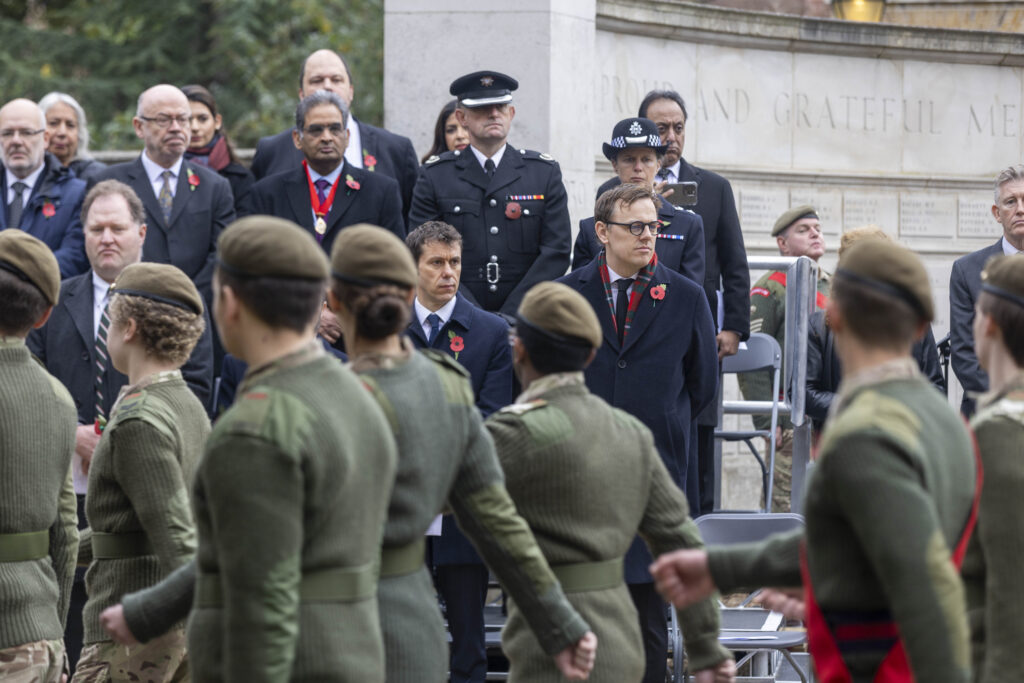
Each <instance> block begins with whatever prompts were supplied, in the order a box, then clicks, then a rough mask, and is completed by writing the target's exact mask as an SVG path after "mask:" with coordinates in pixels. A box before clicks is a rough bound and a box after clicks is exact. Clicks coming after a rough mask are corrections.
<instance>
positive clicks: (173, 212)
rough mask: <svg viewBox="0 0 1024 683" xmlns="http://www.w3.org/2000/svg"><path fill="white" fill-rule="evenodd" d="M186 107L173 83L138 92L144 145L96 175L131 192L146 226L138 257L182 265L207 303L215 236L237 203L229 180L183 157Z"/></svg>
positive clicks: (137, 125) (137, 130) (136, 124)
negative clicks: (143, 211) (129, 157)
mask: <svg viewBox="0 0 1024 683" xmlns="http://www.w3.org/2000/svg"><path fill="white" fill-rule="evenodd" d="M190 111H191V110H190V108H189V104H188V98H187V97H185V93H183V92H181V90H180V89H178V88H176V87H175V86H173V85H156V86H153V87H152V88H150V89H149V90H147V91H145V92H144V93H142V95H140V96H139V103H138V108H137V110H136V114H135V118H133V119H132V125H133V126H134V127H135V134H136V135H138V136H139V138H141V139H142V141H143V142H144V144H145V149H144V150H143V152H142V154H140V155H139V158H138V159H136V160H135V161H129V162H126V163H123V164H115V165H114V166H111V167H109V168H107V169H105V170H104V171H102V172H101V173H100V174H98V176H97V178H98V179H99V180H106V179H114V180H120V181H121V182H123V183H125V184H126V185H128V186H129V187H131V188H132V189H133V190H134V191H135V194H137V195H138V196H139V199H141V200H142V204H143V205H144V206H145V208H146V221H145V222H146V225H147V226H148V227H149V234H148V239H147V240H146V246H145V248H144V249H143V250H142V260H144V261H154V262H157V263H170V264H172V265H175V266H177V267H178V268H180V269H181V270H182V271H183V272H184V273H185V274H186V275H188V276H189V277H190V278H191V279H192V281H193V282H195V284H196V287H197V288H198V289H199V292H200V294H202V295H203V300H204V301H205V302H206V306H207V308H209V306H210V303H211V302H212V297H211V286H212V282H211V281H212V278H213V265H214V259H215V255H216V252H217V238H218V237H219V236H220V233H221V230H223V229H224V227H225V226H227V225H228V224H229V223H231V222H232V221H234V220H235V202H234V198H233V197H232V195H231V186H230V185H229V184H228V181H227V180H225V179H224V178H222V177H221V176H220V174H218V173H217V172H216V171H212V170H210V169H208V168H206V167H205V166H202V165H200V164H193V163H191V162H189V161H186V160H185V158H184V155H185V150H186V149H188V142H189V138H190V135H191V134H190V132H189V118H190V116H191V114H190Z"/></svg>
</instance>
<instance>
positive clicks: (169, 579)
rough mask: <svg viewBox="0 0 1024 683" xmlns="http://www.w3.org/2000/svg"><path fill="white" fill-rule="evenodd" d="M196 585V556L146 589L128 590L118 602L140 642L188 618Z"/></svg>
mask: <svg viewBox="0 0 1024 683" xmlns="http://www.w3.org/2000/svg"><path fill="white" fill-rule="evenodd" d="M195 588H196V561H195V558H193V559H191V560H189V561H188V562H186V563H185V564H183V565H181V566H180V567H178V568H177V569H175V570H174V571H173V572H171V573H170V574H168V575H167V576H166V577H164V580H163V581H161V582H160V583H158V584H156V585H155V586H150V587H149V588H146V589H145V590H141V591H137V592H135V593H129V594H128V595H125V596H124V598H123V599H122V601H121V605H122V607H123V608H124V618H125V621H127V622H128V628H129V630H131V632H132V635H133V636H135V639H136V640H138V641H139V642H140V643H146V642H149V641H150V640H152V639H153V638H157V637H159V636H162V635H163V634H165V633H167V632H168V631H170V630H171V627H172V626H174V625H175V624H179V623H181V622H183V621H184V620H185V619H186V618H188V613H189V611H191V609H192V598H193V597H194V596H195Z"/></svg>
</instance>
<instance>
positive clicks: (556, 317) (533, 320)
mask: <svg viewBox="0 0 1024 683" xmlns="http://www.w3.org/2000/svg"><path fill="white" fill-rule="evenodd" d="M518 315H519V319H520V320H522V321H523V322H525V323H526V324H527V325H529V326H531V327H534V328H536V329H538V330H541V331H543V332H547V333H548V334H550V335H554V336H556V337H568V338H571V339H577V340H582V341H585V342H587V343H588V344H590V346H592V347H594V348H597V347H599V346H601V323H599V322H598V321H597V314H596V313H594V309H593V308H592V307H591V306H590V304H589V303H587V300H586V299H584V298H583V296H582V295H580V294H579V292H577V291H575V290H574V289H572V288H570V287H567V286H566V285H563V284H561V283H559V282H541V283H539V284H537V285H534V286H533V287H531V288H530V291H528V292H527V293H526V296H524V297H523V300H522V302H521V303H520V304H519V311H518Z"/></svg>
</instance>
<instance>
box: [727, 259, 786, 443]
mask: <svg viewBox="0 0 1024 683" xmlns="http://www.w3.org/2000/svg"><path fill="white" fill-rule="evenodd" d="M785 300H786V289H785V288H784V287H781V286H779V285H778V284H777V283H775V282H772V281H770V280H767V279H766V278H761V280H759V281H758V282H757V284H756V285H755V286H754V287H753V289H751V290H750V332H751V333H754V332H761V333H762V334H767V335H769V336H772V337H775V340H776V341H777V342H779V347H780V348H783V347H784V346H785V343H786V306H785ZM736 380H737V382H738V383H739V385H740V391H741V392H742V393H743V398H745V399H746V400H748V401H770V400H772V373H771V371H769V370H765V371H759V372H744V373H742V374H740V375H737V377H736ZM779 386H780V388H781V386H782V384H781V380H780V383H779ZM753 421H754V426H755V427H756V428H757V429H768V428H769V427H771V418H770V417H768V416H767V415H755V416H754V417H753ZM783 422H784V420H782V419H780V420H779V423H780V424H782V423H783ZM783 428H784V429H785V428H786V425H783Z"/></svg>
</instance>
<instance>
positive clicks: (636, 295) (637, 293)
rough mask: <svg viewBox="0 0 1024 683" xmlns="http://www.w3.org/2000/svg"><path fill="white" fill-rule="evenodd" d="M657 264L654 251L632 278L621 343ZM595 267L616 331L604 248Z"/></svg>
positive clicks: (627, 332)
mask: <svg viewBox="0 0 1024 683" xmlns="http://www.w3.org/2000/svg"><path fill="white" fill-rule="evenodd" d="M657 265H658V254H657V253H654V254H652V255H651V261H650V263H648V264H647V265H646V266H644V267H643V268H641V269H640V272H638V273H637V274H636V276H635V278H634V282H633V291H632V293H630V295H629V308H627V309H626V329H625V330H623V332H622V343H623V344H625V343H626V337H627V336H628V335H629V328H630V326H631V325H632V324H633V314H634V313H636V309H637V308H638V307H639V306H640V299H641V298H642V297H643V295H644V292H646V291H647V287H648V286H649V285H650V284H651V278H653V277H654V268H655V266H657ZM597 269H598V270H599V271H601V284H603V285H604V297H605V299H607V300H608V309H609V310H610V311H611V312H612V326H614V327H615V328H616V329H615V331H616V332H618V331H619V330H618V327H617V323H616V321H615V294H613V293H612V281H611V276H610V275H608V257H607V256H606V255H605V252H604V250H603V249H602V250H601V253H600V254H598V256H597Z"/></svg>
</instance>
